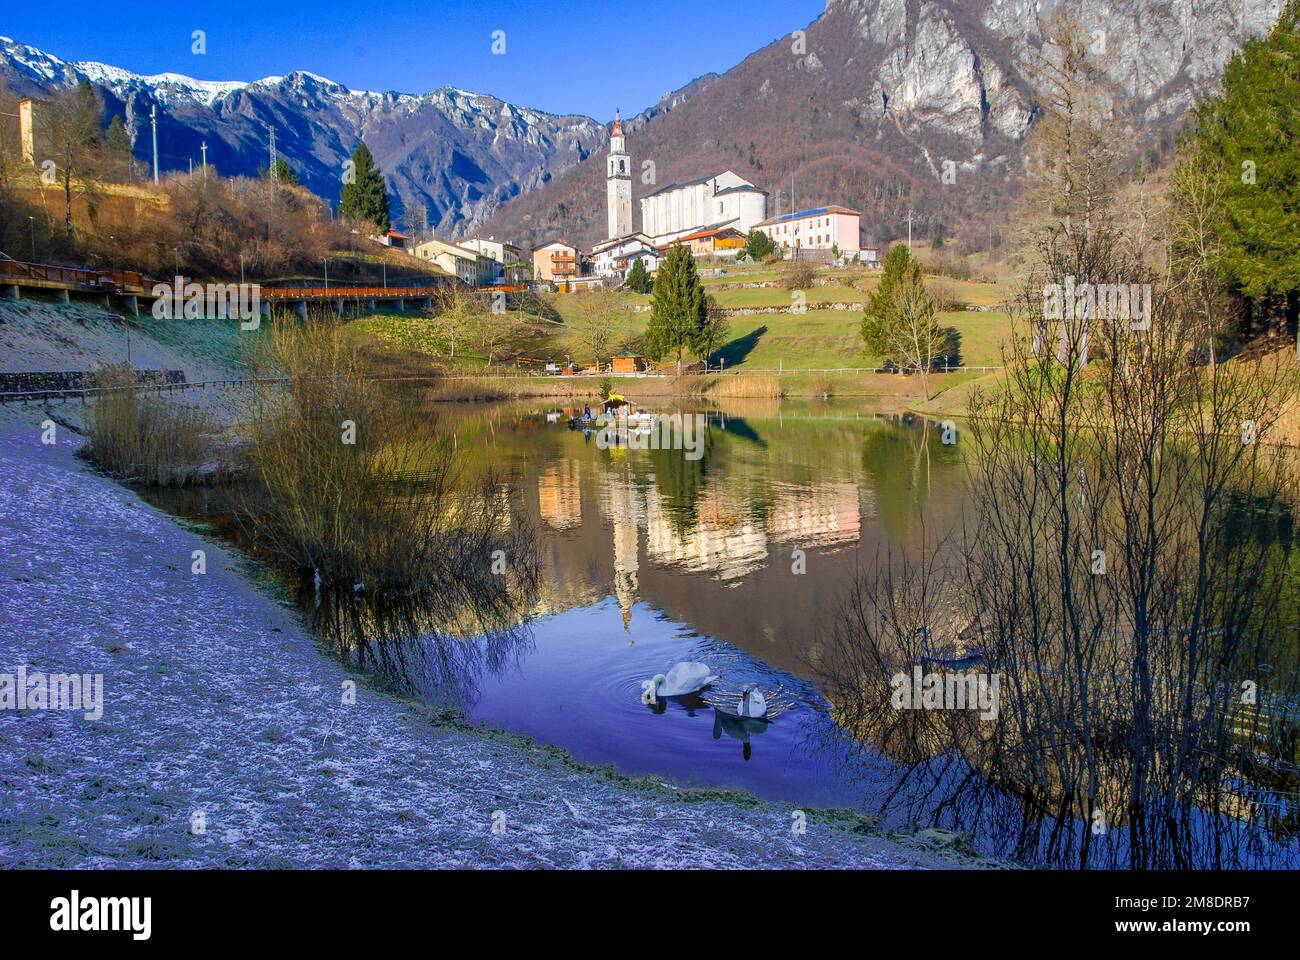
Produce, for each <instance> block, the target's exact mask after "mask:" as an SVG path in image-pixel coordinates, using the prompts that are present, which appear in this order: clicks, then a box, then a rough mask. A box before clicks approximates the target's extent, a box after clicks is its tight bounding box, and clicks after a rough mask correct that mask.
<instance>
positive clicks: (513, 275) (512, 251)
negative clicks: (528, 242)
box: [460, 237, 528, 283]
mask: <svg viewBox="0 0 1300 960" xmlns="http://www.w3.org/2000/svg"><path fill="white" fill-rule="evenodd" d="M460 246H462V247H464V248H465V249H466V250H473V251H474V252H475V253H478V254H481V255H483V256H485V257H487V258H488V259H489V260H491V261H492V268H491V269H492V277H491V279H493V280H497V279H499V278H502V277H505V278H506V280H507V281H508V282H510V283H517V282H519V279H520V274H521V270H520V267H522V266H524V265H526V264H527V263H528V261H527V259H526V258H525V257H524V251H523V250H522V249H521V248H519V247H517V246H515V245H514V244H513V243H509V242H507V241H505V240H498V239H497V238H496V237H488V238H487V239H483V238H482V237H471V238H470V239H469V240H466V241H464V242H463V243H461V244H460ZM508 267H513V269H507V268H508Z"/></svg>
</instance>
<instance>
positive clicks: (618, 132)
mask: <svg viewBox="0 0 1300 960" xmlns="http://www.w3.org/2000/svg"><path fill="white" fill-rule="evenodd" d="M609 135H610V136H611V137H621V136H623V118H622V117H620V116H619V115H618V114H617V113H615V114H614V127H613V129H611V130H610V131H609Z"/></svg>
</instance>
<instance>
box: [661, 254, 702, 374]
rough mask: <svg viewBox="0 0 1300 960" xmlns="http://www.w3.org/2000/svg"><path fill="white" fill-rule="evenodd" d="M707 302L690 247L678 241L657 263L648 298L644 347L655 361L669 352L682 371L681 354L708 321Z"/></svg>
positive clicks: (679, 370)
mask: <svg viewBox="0 0 1300 960" xmlns="http://www.w3.org/2000/svg"><path fill="white" fill-rule="evenodd" d="M708 313H709V304H708V300H707V298H706V297H705V294H704V285H703V284H702V283H700V275H699V273H698V272H697V271H696V269H695V258H694V257H693V256H691V251H690V249H689V248H687V247H684V246H681V245H680V244H678V245H677V246H674V247H673V248H672V249H671V250H669V251H668V255H667V256H666V257H665V258H664V260H663V262H662V263H661V264H660V265H659V276H658V277H656V278H655V285H654V293H653V294H652V295H651V298H650V322H649V323H648V324H646V330H645V351H646V356H648V357H649V358H650V359H651V360H655V361H658V360H659V359H661V358H662V357H664V356H666V355H668V354H676V356H677V374H678V376H680V375H681V372H682V354H683V353H684V352H685V351H686V349H687V348H688V347H690V346H691V345H692V344H694V343H696V342H698V340H699V336H700V330H701V329H702V328H703V327H704V326H705V324H706V323H707V322H708Z"/></svg>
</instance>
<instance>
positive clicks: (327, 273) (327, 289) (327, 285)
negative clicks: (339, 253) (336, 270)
mask: <svg viewBox="0 0 1300 960" xmlns="http://www.w3.org/2000/svg"><path fill="white" fill-rule="evenodd" d="M324 263H325V292H326V293H329V292H330V262H329V258H328V257H327V258H326V259H325V261H324Z"/></svg>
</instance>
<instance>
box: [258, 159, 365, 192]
mask: <svg viewBox="0 0 1300 960" xmlns="http://www.w3.org/2000/svg"><path fill="white" fill-rule="evenodd" d="M266 175H267V176H268V177H269V176H270V175H271V171H270V170H267V172H266ZM275 177H276V179H277V180H279V181H280V183H282V184H284V185H285V186H288V187H296V186H298V174H296V173H294V172H293V167H291V166H289V163H288V161H287V160H285V159H284V157H276V158H275ZM344 189H346V187H345V188H344Z"/></svg>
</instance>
